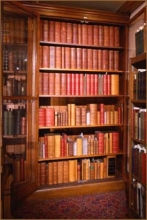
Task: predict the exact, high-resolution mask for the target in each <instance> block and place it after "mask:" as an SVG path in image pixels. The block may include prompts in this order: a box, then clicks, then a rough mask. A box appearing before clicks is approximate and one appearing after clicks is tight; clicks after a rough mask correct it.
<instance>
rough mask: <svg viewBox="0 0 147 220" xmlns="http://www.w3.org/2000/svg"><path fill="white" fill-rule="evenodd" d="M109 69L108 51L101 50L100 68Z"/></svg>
mask: <svg viewBox="0 0 147 220" xmlns="http://www.w3.org/2000/svg"><path fill="white" fill-rule="evenodd" d="M108 69H109V52H108V50H102V70H108Z"/></svg>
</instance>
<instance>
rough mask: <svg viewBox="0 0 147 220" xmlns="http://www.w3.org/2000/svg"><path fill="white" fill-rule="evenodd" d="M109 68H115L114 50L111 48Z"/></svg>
mask: <svg viewBox="0 0 147 220" xmlns="http://www.w3.org/2000/svg"><path fill="white" fill-rule="evenodd" d="M109 70H114V51H113V50H109Z"/></svg>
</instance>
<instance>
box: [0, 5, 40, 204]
mask: <svg viewBox="0 0 147 220" xmlns="http://www.w3.org/2000/svg"><path fill="white" fill-rule="evenodd" d="M2 9H3V10H2V60H1V63H2V67H1V68H2V80H1V81H2V150H3V151H2V152H3V154H2V157H3V158H4V159H3V172H4V170H5V169H4V168H5V166H7V165H9V167H11V168H12V169H11V170H12V179H11V187H10V191H11V195H12V196H11V198H12V204H14V203H16V201H18V199H21V198H22V197H25V196H27V195H28V194H30V193H31V192H33V191H34V190H35V189H36V188H37V184H36V175H37V174H36V170H35V167H36V161H37V160H36V158H37V156H36V150H35V149H36V147H37V132H36V129H35V127H36V124H37V121H36V114H37V112H36V106H37V87H36V80H37V71H36V69H37V40H38V39H37V19H38V18H37V15H35V14H32V13H31V12H29V11H28V9H26V8H25V7H22V6H21V5H20V4H18V3H16V2H3V5H2Z"/></svg>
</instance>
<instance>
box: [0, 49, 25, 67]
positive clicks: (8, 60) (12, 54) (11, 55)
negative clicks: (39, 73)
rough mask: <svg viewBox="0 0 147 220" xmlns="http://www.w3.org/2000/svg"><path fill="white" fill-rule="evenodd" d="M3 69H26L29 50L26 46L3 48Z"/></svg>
mask: <svg viewBox="0 0 147 220" xmlns="http://www.w3.org/2000/svg"><path fill="white" fill-rule="evenodd" d="M3 70H4V71H26V70H27V51H26V48H24V47H23V48H22V49H20V48H17V47H13V48H11V47H10V48H7V47H5V48H4V50H3Z"/></svg>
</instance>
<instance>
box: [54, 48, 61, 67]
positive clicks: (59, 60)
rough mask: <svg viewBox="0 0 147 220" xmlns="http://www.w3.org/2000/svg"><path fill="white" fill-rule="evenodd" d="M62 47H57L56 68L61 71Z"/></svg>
mask: <svg viewBox="0 0 147 220" xmlns="http://www.w3.org/2000/svg"><path fill="white" fill-rule="evenodd" d="M61 49H62V48H61V47H55V67H56V68H57V69H58V68H59V69H60V68H61V67H62V55H61V52H62V50H61Z"/></svg>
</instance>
